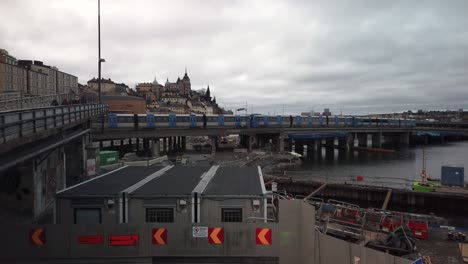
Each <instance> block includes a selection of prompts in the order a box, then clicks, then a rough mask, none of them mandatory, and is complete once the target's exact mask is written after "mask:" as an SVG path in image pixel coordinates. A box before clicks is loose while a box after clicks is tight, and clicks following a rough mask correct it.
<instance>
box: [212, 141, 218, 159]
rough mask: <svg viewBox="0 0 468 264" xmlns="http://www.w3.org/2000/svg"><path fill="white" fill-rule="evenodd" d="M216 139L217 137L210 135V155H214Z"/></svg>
mask: <svg viewBox="0 0 468 264" xmlns="http://www.w3.org/2000/svg"><path fill="white" fill-rule="evenodd" d="M217 140H218V138H217V137H211V155H213V156H214V155H215V154H216V145H217V144H216V141H217Z"/></svg>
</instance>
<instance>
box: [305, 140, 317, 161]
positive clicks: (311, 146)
mask: <svg viewBox="0 0 468 264" xmlns="http://www.w3.org/2000/svg"><path fill="white" fill-rule="evenodd" d="M316 148H317V141H316V140H315V139H309V140H308V141H307V156H308V157H313V156H315V153H316V152H317V149H316Z"/></svg>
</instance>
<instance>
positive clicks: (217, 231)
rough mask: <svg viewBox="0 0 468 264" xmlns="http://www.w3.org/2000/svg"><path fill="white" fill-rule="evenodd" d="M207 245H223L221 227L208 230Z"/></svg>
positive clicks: (222, 230)
mask: <svg viewBox="0 0 468 264" xmlns="http://www.w3.org/2000/svg"><path fill="white" fill-rule="evenodd" d="M208 243H210V244H223V243H224V229H223V228H222V227H210V228H208Z"/></svg>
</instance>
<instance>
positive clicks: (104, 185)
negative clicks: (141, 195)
mask: <svg viewBox="0 0 468 264" xmlns="http://www.w3.org/2000/svg"><path fill="white" fill-rule="evenodd" d="M162 168H164V167H163V166H148V167H146V166H128V167H125V168H123V169H120V170H117V171H114V172H110V173H109V174H107V175H104V176H102V177H99V176H98V177H97V178H95V179H91V180H89V181H88V182H84V183H79V184H77V185H75V186H72V187H69V188H68V189H65V190H64V191H62V192H59V193H57V196H59V197H60V196H88V195H103V196H105V195H118V194H119V193H120V192H121V191H123V190H125V189H126V188H128V187H130V186H132V185H133V184H135V183H137V182H139V181H141V180H143V179H144V178H146V177H148V176H149V175H151V174H153V173H155V172H156V171H158V170H160V169H162Z"/></svg>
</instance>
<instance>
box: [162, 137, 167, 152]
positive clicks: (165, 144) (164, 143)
mask: <svg viewBox="0 0 468 264" xmlns="http://www.w3.org/2000/svg"><path fill="white" fill-rule="evenodd" d="M163 152H164V154H166V155H167V154H168V151H167V138H163Z"/></svg>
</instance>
